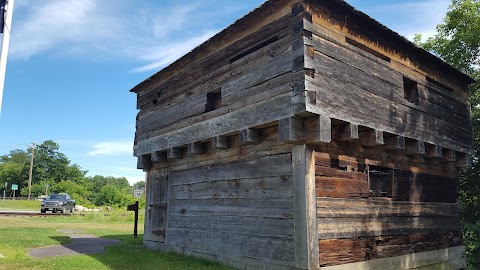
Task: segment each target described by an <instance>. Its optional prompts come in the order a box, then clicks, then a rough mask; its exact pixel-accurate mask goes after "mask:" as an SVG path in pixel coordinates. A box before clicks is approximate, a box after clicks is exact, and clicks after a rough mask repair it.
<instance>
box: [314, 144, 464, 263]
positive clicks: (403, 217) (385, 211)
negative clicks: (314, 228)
mask: <svg viewBox="0 0 480 270" xmlns="http://www.w3.org/2000/svg"><path fill="white" fill-rule="evenodd" d="M317 150H320V149H317ZM323 150H325V149H323ZM340 152H342V151H340ZM337 153H338V152H337ZM341 154H345V152H342V153H341ZM379 156H382V155H379ZM379 156H377V158H376V161H375V162H373V160H368V159H365V158H363V156H362V155H361V154H360V155H359V156H357V157H351V156H348V155H338V154H335V152H333V154H332V152H330V154H328V153H321V152H317V153H316V154H315V184H316V196H317V198H316V203H317V224H318V244H319V257H320V258H319V260H320V266H332V265H341V264H347V263H354V262H362V261H368V260H373V259H379V258H389V257H395V256H400V255H406V254H410V253H419V252H426V251H432V250H438V249H443V248H450V247H455V246H459V245H461V244H462V240H461V219H460V217H459V212H460V209H459V206H458V204H457V203H456V199H457V189H456V183H457V180H456V179H457V178H456V176H455V174H454V173H453V172H452V173H450V174H448V173H447V174H445V175H443V176H440V175H431V174H426V173H421V172H412V171H406V170H405V168H406V167H408V166H409V165H411V164H412V163H415V160H414V159H412V160H407V161H406V162H404V163H401V164H396V165H393V166H392V167H393V168H392V169H393V171H394V172H395V178H394V181H393V183H392V186H393V192H392V194H391V196H390V197H372V196H371V194H370V189H369V177H368V164H369V163H370V164H375V165H376V166H378V165H387V164H389V162H388V160H378V157H379ZM409 163H410V164H409ZM390 165H391V163H390ZM430 170H432V171H435V170H436V168H435V166H432V165H430Z"/></svg>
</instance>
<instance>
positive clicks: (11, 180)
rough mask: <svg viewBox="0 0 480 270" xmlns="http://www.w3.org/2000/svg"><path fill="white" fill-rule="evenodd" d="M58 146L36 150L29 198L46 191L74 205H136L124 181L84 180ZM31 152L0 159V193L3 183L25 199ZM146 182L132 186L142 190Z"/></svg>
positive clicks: (17, 152) (16, 152)
mask: <svg viewBox="0 0 480 270" xmlns="http://www.w3.org/2000/svg"><path fill="white" fill-rule="evenodd" d="M59 149H60V146H59V145H58V143H56V142H54V141H52V140H47V141H44V142H43V143H42V144H39V145H37V146H36V147H35V151H34V155H33V156H34V158H33V167H32V185H31V196H33V197H39V196H41V195H44V194H45V193H46V192H47V190H48V193H49V194H52V193H62V192H64V193H68V194H70V196H71V197H72V198H74V199H75V200H76V201H77V204H83V205H96V206H103V205H109V206H117V207H123V206H126V205H129V204H132V203H134V202H135V200H136V199H135V198H134V197H133V196H132V195H131V187H130V185H129V183H128V180H127V179H126V178H125V177H111V176H100V175H96V176H93V177H90V176H88V177H87V176H86V174H87V172H88V171H86V170H82V168H81V167H80V166H79V165H77V164H71V161H70V160H69V159H68V158H67V156H65V155H64V154H63V153H61V152H60V151H59ZM30 159H31V152H30V150H29V149H26V150H22V149H15V150H11V151H10V152H9V153H8V154H6V155H3V156H0V182H2V183H0V184H1V186H0V187H1V188H0V192H3V189H5V186H4V185H3V182H8V185H9V186H10V187H11V184H16V185H18V189H19V190H18V192H17V194H20V195H21V196H23V197H26V196H28V179H29V170H30ZM144 185H145V182H143V181H141V182H138V183H136V184H135V187H136V188H141V187H144Z"/></svg>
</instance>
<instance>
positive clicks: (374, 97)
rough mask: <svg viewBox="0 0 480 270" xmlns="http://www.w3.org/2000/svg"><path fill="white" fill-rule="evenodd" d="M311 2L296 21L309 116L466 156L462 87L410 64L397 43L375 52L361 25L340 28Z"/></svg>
mask: <svg viewBox="0 0 480 270" xmlns="http://www.w3.org/2000/svg"><path fill="white" fill-rule="evenodd" d="M309 2H314V3H310V5H308V6H307V7H306V8H305V9H306V10H307V11H305V12H304V19H303V21H302V22H301V27H302V28H303V30H304V31H305V33H304V37H303V43H304V44H305V53H304V55H303V58H304V59H303V61H304V67H305V69H306V72H305V85H304V88H305V91H306V92H307V94H306V96H307V98H306V99H305V102H306V108H307V111H310V112H313V113H316V114H320V115H323V116H327V117H330V118H334V119H340V120H343V121H346V122H352V123H355V124H358V125H363V126H366V127H370V128H373V129H377V130H382V131H384V132H389V133H392V134H398V135H401V136H405V137H408V138H412V139H421V140H422V141H424V142H427V143H431V144H434V145H438V146H442V147H445V148H449V149H454V150H456V151H460V152H464V153H468V152H470V151H471V145H472V135H471V120H470V112H469V109H468V106H467V96H466V92H465V89H466V86H467V84H468V82H467V81H461V80H459V79H458V78H453V77H449V76H450V75H449V74H446V73H442V72H440V71H438V70H434V68H433V69H429V68H428V67H426V66H425V65H420V66H419V65H417V64H418V63H413V62H412V61H413V60H415V61H416V60H418V59H413V57H411V53H410V52H405V51H404V50H403V51H402V50H400V49H398V48H396V45H395V44H392V45H391V47H390V48H387V47H386V46H381V42H383V37H381V36H375V35H373V34H370V35H368V36H361V35H360V34H359V32H361V31H363V30H364V29H363V27H362V26H361V25H355V24H353V22H351V23H352V24H351V25H347V24H345V25H344V27H339V25H343V21H342V22H337V21H336V19H338V17H337V16H338V14H336V12H338V10H332V11H327V10H324V9H323V8H325V7H323V4H321V3H323V2H321V3H317V2H316V1H309ZM325 2H328V1H325ZM326 5H327V6H328V5H329V4H326ZM356 23H358V22H356ZM362 29H363V30H362ZM365 31H366V30H365ZM397 49H398V50H397ZM452 76H453V75H452ZM434 78H435V79H434ZM409 91H410V92H409Z"/></svg>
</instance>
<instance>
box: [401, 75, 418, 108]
mask: <svg viewBox="0 0 480 270" xmlns="http://www.w3.org/2000/svg"><path fill="white" fill-rule="evenodd" d="M403 96H404V97H405V99H406V100H407V101H408V102H410V103H413V104H418V86H417V83H416V82H415V81H412V80H410V79H409V78H405V77H403Z"/></svg>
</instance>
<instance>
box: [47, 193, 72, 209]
mask: <svg viewBox="0 0 480 270" xmlns="http://www.w3.org/2000/svg"><path fill="white" fill-rule="evenodd" d="M67 210H68V211H70V213H73V212H74V211H75V200H72V198H70V195H68V194H51V195H49V196H48V197H47V198H46V199H44V200H43V201H42V206H41V208H40V212H42V213H46V212H47V211H52V213H56V212H57V211H60V212H61V213H66V211H67Z"/></svg>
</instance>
